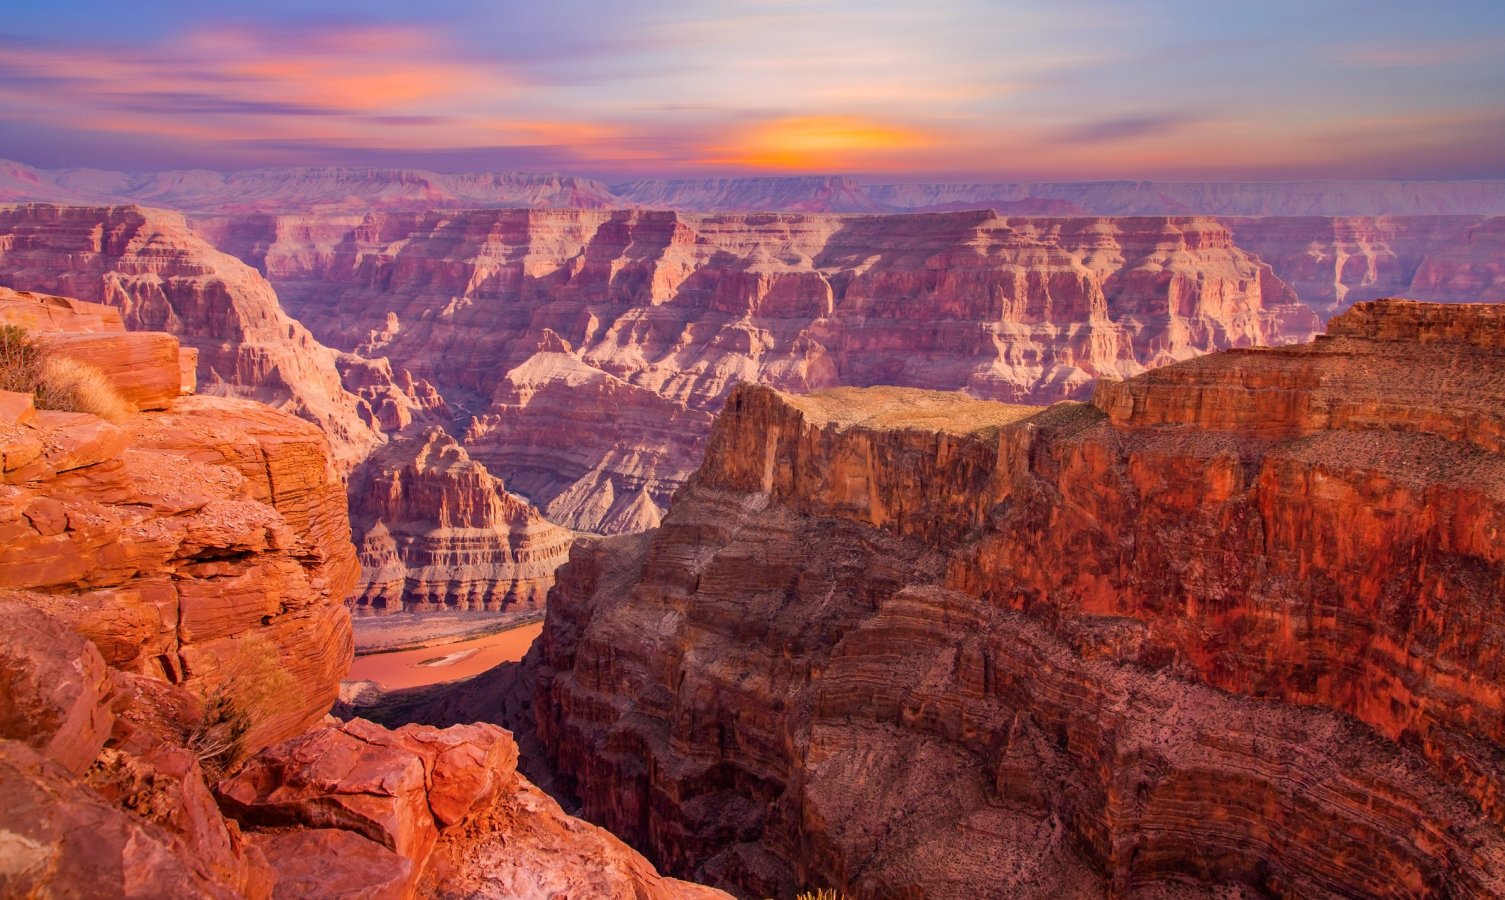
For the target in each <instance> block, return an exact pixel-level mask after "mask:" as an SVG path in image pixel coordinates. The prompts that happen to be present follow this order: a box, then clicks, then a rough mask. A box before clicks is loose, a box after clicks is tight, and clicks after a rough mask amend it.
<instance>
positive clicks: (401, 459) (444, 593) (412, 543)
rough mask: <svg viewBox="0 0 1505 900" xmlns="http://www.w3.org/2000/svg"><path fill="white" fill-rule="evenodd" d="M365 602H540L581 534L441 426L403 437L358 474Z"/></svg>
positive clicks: (355, 506)
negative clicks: (556, 520) (507, 484)
mask: <svg viewBox="0 0 1505 900" xmlns="http://www.w3.org/2000/svg"><path fill="white" fill-rule="evenodd" d="M350 493H351V498H350V509H351V517H352V524H353V525H354V527H355V532H356V533H355V540H356V544H357V546H358V547H359V548H360V559H361V583H360V585H359V586H358V587H357V591H356V593H355V595H354V597H353V602H354V603H355V604H356V606H357V608H363V609H369V610H372V611H377V612H401V611H403V610H404V609H407V608H417V609H420V610H421V609H439V608H457V609H489V610H498V609H504V608H513V607H516V606H520V605H521V606H532V607H535V608H542V606H543V601H544V598H545V597H546V596H547V595H548V591H549V587H550V586H551V585H553V583H554V570H555V569H556V568H558V567H559V564H560V563H562V562H564V560H565V559H566V558H567V557H568V556H569V548H570V541H571V540H572V538H573V535H572V534H571V533H570V532H569V531H568V530H567V529H564V528H560V527H559V526H557V525H554V524H552V523H550V522H549V521H547V520H546V519H544V517H543V516H542V515H541V514H540V513H539V512H538V510H537V509H535V508H534V507H533V506H532V505H531V504H529V503H528V502H527V501H526V500H523V499H522V498H520V497H516V496H514V495H512V494H509V493H507V491H506V489H505V488H504V487H503V485H502V482H501V480H500V479H498V478H496V477H494V476H492V475H491V473H490V472H487V471H486V467H485V466H483V465H481V464H480V463H478V462H475V461H473V460H472V459H471V458H470V456H469V455H468V454H467V453H466V452H465V450H464V448H462V447H461V446H460V445H459V443H457V442H456V441H455V439H454V438H452V437H450V436H449V435H448V434H447V433H445V431H444V430H443V429H440V428H432V427H431V428H427V429H422V430H420V431H419V432H417V433H415V434H411V435H406V436H402V437H398V438H395V439H393V440H392V441H390V442H389V443H388V444H387V445H386V446H384V447H382V448H381V449H380V450H378V451H377V452H376V453H375V454H374V455H372V457H371V458H370V459H369V460H367V461H366V462H365V463H364V464H362V465H361V467H360V468H358V469H357V470H356V471H355V473H354V474H353V475H352V476H351V485H350Z"/></svg>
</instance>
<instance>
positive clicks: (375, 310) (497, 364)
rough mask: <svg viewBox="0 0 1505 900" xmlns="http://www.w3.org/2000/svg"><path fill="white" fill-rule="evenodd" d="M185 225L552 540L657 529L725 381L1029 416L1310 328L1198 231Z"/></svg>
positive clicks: (1214, 232)
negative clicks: (420, 416) (355, 363)
mask: <svg viewBox="0 0 1505 900" xmlns="http://www.w3.org/2000/svg"><path fill="white" fill-rule="evenodd" d="M201 227H204V228H206V229H207V230H209V231H210V232H211V233H217V234H222V235H225V236H226V240H229V241H231V242H233V243H234V245H235V246H236V247H238V248H239V250H240V252H243V253H245V254H246V255H247V257H248V258H250V259H252V260H253V261H254V262H256V263H257V264H258V265H260V266H262V267H263V268H264V270H265V272H266V274H267V277H268V278H269V280H270V281H271V282H272V283H273V284H274V285H276V287H277V290H278V293H279V295H280V297H281V298H282V301H283V303H284V304H285V305H286V307H287V308H288V309H289V311H291V312H292V313H293V314H294V315H295V316H297V317H298V318H299V319H300V321H302V322H304V323H305V324H307V325H308V326H309V327H310V328H311V329H312V330H313V332H314V334H315V335H316V336H317V337H318V338H319V339H320V340H321V341H324V342H326V343H328V344H330V345H332V346H335V347H337V348H339V349H342V350H346V351H348V352H351V353H354V354H358V355H366V356H377V355H379V356H384V357H387V358H389V359H390V360H391V361H392V364H393V366H394V367H398V368H401V369H403V370H405V371H407V372H410V373H411V374H412V376H413V377H414V378H417V379H421V380H423V381H424V382H425V383H427V384H431V385H433V387H434V388H435V389H436V390H437V391H438V392H439V394H440V395H442V396H443V397H444V398H445V399H446V400H447V401H449V402H450V403H451V404H452V405H453V406H454V407H457V408H459V409H460V411H462V412H465V413H469V414H470V416H471V418H470V422H469V425H468V427H467V428H466V429H465V430H464V433H463V437H464V444H465V447H466V450H467V451H468V452H469V453H470V454H471V455H472V456H473V457H474V458H475V459H476V460H477V461H479V462H481V463H482V464H484V465H485V466H486V467H487V468H488V469H490V470H491V471H493V472H495V473H497V474H498V475H500V476H501V477H502V478H503V479H504V480H505V481H506V482H507V484H508V485H510V486H511V487H513V488H514V489H516V490H518V491H519V492H521V493H522V494H524V495H526V496H528V497H530V498H532V499H533V500H534V501H535V502H537V503H538V504H539V505H540V507H541V508H542V509H543V511H544V513H545V514H546V515H547V516H548V517H549V518H550V520H552V521H555V522H558V523H560V524H563V525H566V526H568V527H571V528H577V529H586V530H595V531H603V532H620V531H633V530H640V529H642V528H646V527H652V526H653V525H655V524H656V523H657V522H658V521H659V519H660V517H661V516H662V514H663V510H664V509H665V508H667V506H668V500H669V497H670V495H671V494H672V493H673V492H674V490H675V489H676V488H677V487H678V486H679V485H680V484H682V483H683V481H684V479H685V478H686V477H687V476H688V474H689V472H690V471H691V470H692V468H693V466H694V464H695V462H696V461H697V460H698V459H699V457H700V453H701V446H702V442H703V440H704V436H705V434H706V433H707V432H708V430H709V427H710V421H711V417H712V415H713V413H714V412H715V410H716V409H717V408H718V407H719V405H720V403H721V402H722V400H723V399H724V397H725V396H726V393H727V392H728V391H729V390H730V389H731V386H732V385H733V384H735V383H737V382H739V381H755V382H762V383H768V384H773V385H775V386H779V387H783V388H788V389H793V390H810V389H815V388H821V387H828V386H834V385H840V384H855V385H871V384H905V385H914V386H920V387H926V388H945V389H965V390H968V391H969V392H971V393H973V394H976V395H978V396H982V397H991V398H1000V399H1008V400H1018V399H1029V400H1053V399H1059V398H1062V397H1068V396H1080V395H1083V394H1084V392H1086V391H1087V390H1088V389H1089V388H1088V385H1089V383H1090V382H1091V380H1092V379H1093V378H1094V377H1096V376H1098V375H1100V374H1109V375H1114V376H1119V377H1123V376H1128V375H1132V374H1134V373H1136V372H1140V371H1143V370H1144V369H1145V368H1146V367H1149V366H1156V365H1163V364H1166V363H1169V362H1173V361H1175V360H1178V359H1185V358H1188V357H1190V356H1194V355H1197V354H1201V353H1206V352H1210V351H1212V350H1215V349H1218V348H1220V347H1225V346H1244V345H1251V344H1266V343H1274V342H1279V341H1282V340H1289V339H1299V338H1302V337H1305V336H1308V335H1310V334H1311V333H1313V332H1314V331H1315V330H1316V328H1317V327H1318V323H1317V320H1316V317H1315V316H1314V315H1313V314H1312V313H1311V311H1310V310H1308V309H1307V308H1306V307H1304V306H1302V305H1301V304H1300V302H1299V301H1298V300H1297V299H1296V298H1295V296H1294V295H1293V294H1292V293H1291V291H1290V290H1289V289H1288V288H1286V287H1285V285H1283V284H1282V283H1281V282H1280V281H1279V279H1278V278H1276V277H1275V276H1274V275H1273V273H1272V272H1271V270H1270V268H1269V267H1268V266H1265V265H1264V264H1262V263H1260V262H1259V261H1258V260H1257V259H1254V258H1253V257H1251V256H1250V255H1249V254H1247V253H1245V252H1244V251H1242V250H1240V249H1239V248H1238V247H1236V246H1234V245H1233V242H1232V240H1231V237H1230V234H1229V231H1228V229H1227V228H1226V227H1224V226H1222V225H1220V224H1218V223H1216V222H1213V221H1209V220H1203V219H1165V218H1159V219H1125V220H1109V219H1095V218H1078V219H1030V218H1010V217H998V216H996V215H994V214H992V213H990V212H986V211H983V212H961V213H947V214H936V215H927V216H889V217H883V216H876V217H856V218H841V217H832V216H819V215H799V214H787V215H725V216H696V215H686V214H679V213H645V212H633V211H599V212H596V211H536V210H535V211H518V210H513V211H505V210H504V211H485V212H470V213H464V214H450V213H442V212H431V213H424V214H373V215H371V216H368V217H365V218H364V219H362V220H361V221H360V222H359V223H352V222H351V221H350V220H349V219H348V218H343V217H333V218H321V217H316V216H287V217H278V218H263V219H260V220H257V221H256V222H252V221H250V220H247V221H240V222H238V223H235V222H226V221H224V220H207V219H206V220H203V221H202V223H201ZM258 227H259V228H260V229H261V230H260V231H259V232H258V230H257V229H258Z"/></svg>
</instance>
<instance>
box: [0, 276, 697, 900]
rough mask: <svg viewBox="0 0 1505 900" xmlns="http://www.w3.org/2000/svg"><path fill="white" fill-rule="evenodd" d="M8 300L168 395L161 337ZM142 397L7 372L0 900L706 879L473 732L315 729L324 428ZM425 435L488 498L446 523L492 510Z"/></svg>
mask: <svg viewBox="0 0 1505 900" xmlns="http://www.w3.org/2000/svg"><path fill="white" fill-rule="evenodd" d="M9 299H14V298H9ZM17 302H19V303H20V304H21V306H20V308H21V309H23V310H25V311H27V314H28V315H30V316H31V318H30V319H28V320H27V325H28V327H29V329H30V330H32V331H33V332H34V333H35V334H36V336H37V338H38V340H39V341H41V342H42V343H44V344H45V345H46V346H48V347H49V348H53V349H54V350H55V349H56V348H59V347H65V346H68V341H69V340H70V339H72V338H75V337H82V338H85V339H89V340H95V339H100V338H104V339H118V338H139V339H149V343H148V344H146V346H154V347H159V348H160V349H161V350H162V352H161V353H154V354H151V355H149V356H148V357H146V358H145V359H144V361H142V363H141V366H142V369H143V371H138V370H136V369H133V368H132V367H131V366H129V365H124V364H121V365H115V364H113V361H112V360H110V359H109V358H106V359H105V360H104V364H103V365H101V368H102V370H103V371H104V372H105V374H106V377H108V378H111V379H112V380H114V381H115V383H116V385H117V387H118V388H119V389H120V390H122V391H129V390H137V391H138V394H137V398H138V400H139V401H140V402H141V405H143V406H145V405H148V403H147V402H146V398H147V397H148V396H149V395H148V394H147V393H145V392H144V388H142V385H144V384H147V383H148V382H149V379H147V378H146V376H147V375H153V374H162V375H166V376H170V377H169V378H166V379H165V381H164V384H171V385H172V388H173V391H176V390H177V389H178V388H179V379H178V374H179V364H180V360H179V359H178V357H177V342H176V340H175V339H173V338H172V337H171V336H168V335H164V334H151V333H131V334H123V333H119V332H117V331H116V330H115V329H116V326H117V325H118V319H117V318H113V317H112V316H111V315H109V313H111V312H113V310H105V311H102V310H104V308H95V307H93V306H92V305H91V304H84V303H80V302H78V301H71V300H70V301H59V300H58V298H36V297H23V298H20V299H19V300H18V301H17ZM6 310H7V306H6V305H5V304H0V314H5V313H6ZM101 323H103V324H101ZM44 326H45V327H50V328H69V327H72V328H77V329H79V331H78V332H76V333H70V332H66V331H48V330H43V327H44ZM96 346H98V347H101V348H108V347H110V346H117V347H119V346H125V347H127V348H129V347H131V346H137V345H135V344H125V345H96ZM100 352H101V353H103V349H101V351H100ZM157 405H160V406H163V407H165V408H163V409H157V410H151V411H143V412H137V413H135V414H134V415H132V416H131V417H130V418H129V419H128V420H126V421H125V422H124V423H123V424H121V425H119V426H117V425H113V424H110V423H107V422H104V421H102V420H100V419H97V418H95V417H93V416H90V415H86V414H82V413H67V412H56V411H47V410H42V411H39V410H37V409H35V408H34V406H33V403H32V398H31V396H30V395H23V394H14V393H5V392H0V463H3V465H0V617H3V618H4V619H5V621H6V622H7V624H8V628H7V631H6V632H5V634H4V636H3V637H0V823H3V828H0V895H4V896H6V897H11V896H15V897H44V896H48V897H50V896H110V897H114V896H121V897H154V898H155V897H215V898H219V897H224V898H232V897H249V898H254V900H261V898H267V897H287V898H305V897H315V896H365V897H385V898H394V900H407V898H412V897H415V896H420V895H421V896H425V897H427V896H454V895H455V893H454V892H455V891H456V890H463V891H464V892H465V893H466V894H467V895H470V894H472V893H473V892H475V891H487V890H490V891H492V892H493V895H496V894H495V892H496V891H501V892H502V893H503V894H505V895H509V896H553V895H554V894H555V893H557V892H558V891H564V892H566V893H571V892H574V893H575V894H576V895H578V896H586V895H589V896H616V897H624V898H627V897H631V898H643V897H651V898H686V897H696V898H700V897H705V898H712V897H724V896H726V895H724V894H721V893H720V892H717V891H712V890H710V889H707V888H701V887H698V886H695V885H688V884H684V883H681V882H677V881H674V880H672V879H665V878H661V877H660V876H659V875H658V874H657V873H656V872H655V871H654V869H653V867H652V866H651V865H649V864H648V863H647V862H646V861H645V860H644V859H643V858H642V857H641V856H639V855H638V854H636V853H635V852H633V851H632V850H630V849H628V848H627V847H626V846H625V845H622V844H621V843H620V842H619V841H616V840H615V839H613V838H611V837H610V836H609V835H606V834H605V833H604V832H601V831H600V830H599V829H596V828H594V827H592V826H589V825H586V824H584V823H583V822H579V821H577V820H574V819H571V818H569V817H568V816H565V815H564V814H563V813H562V812H561V811H560V810H559V807H558V806H557V804H554V803H553V802H552V801H549V800H547V799H546V798H544V797H543V796H542V794H540V793H539V792H538V790H537V789H536V788H534V787H533V786H532V785H530V784H529V783H528V782H527V781H525V780H523V779H522V778H521V777H520V776H519V775H518V774H517V772H516V760H517V747H516V745H515V744H514V743H513V741H512V738H511V736H510V735H509V734H507V733H506V732H504V731H502V730H500V729H498V728H496V727H494V726H491V725H474V726H458V727H454V728H449V729H445V730H443V731H440V730H437V729H433V728H421V727H408V728H403V729H400V730H398V731H395V732H392V731H388V730H386V729H384V728H381V727H379V726H375V725H372V724H370V723H368V722H362V721H356V722H352V723H349V724H347V725H345V726H342V727H338V728H335V727H330V726H327V725H322V726H318V727H315V726H316V723H319V722H320V720H321V719H323V717H324V716H325V713H326V712H327V711H328V710H329V708H330V706H331V703H332V701H333V700H334V697H335V692H336V690H337V686H338V682H339V679H340V678H341V677H342V676H343V675H344V674H345V672H346V670H347V669H348V667H349V664H350V659H351V655H352V642H351V630H350V616H349V612H348V611H347V609H346V608H345V606H344V604H343V602H342V601H343V598H344V597H345V596H346V595H347V594H348V593H349V592H350V590H351V588H352V586H353V585H354V584H355V583H356V580H357V577H358V575H359V567H358V565H357V562H356V557H355V552H354V548H353V547H352V546H351V543H350V526H349V522H348V520H347V518H346V505H345V497H344V493H343V490H342V485H341V482H340V479H339V477H338V471H337V468H336V464H335V462H334V460H333V458H332V456H331V454H330V450H329V442H328V440H327V439H326V438H325V436H324V435H323V433H322V432H321V431H320V430H319V429H318V428H316V427H315V426H314V425H312V424H309V423H308V422H305V421H303V420H301V419H298V418H295V417H293V416H290V415H288V414H287V413H284V412H279V411H277V410H274V409H271V408H269V407H267V406H265V405H262V404H259V403H255V402H252V401H247V400H235V399H229V398H220V397H185V398H180V399H170V398H162V399H161V400H160V403H158V404H157ZM425 446H427V447H429V449H431V450H432V451H433V453H434V456H435V459H433V460H429V461H428V462H430V463H433V465H432V466H430V468H429V469H425V470H424V471H425V472H428V473H430V474H432V472H431V470H435V467H437V469H436V471H437V472H438V473H439V475H438V476H436V477H439V479H440V481H441V482H442V483H444V484H449V483H450V482H451V481H452V482H453V483H454V484H459V485H468V486H472V487H476V488H477V489H478V490H479V489H484V488H490V489H491V491H492V493H484V492H483V493H482V494H481V495H480V497H479V499H477V497H475V496H471V495H470V494H468V493H465V492H464V491H460V492H458V493H452V494H446V493H444V490H440V491H439V494H440V495H442V496H443V497H447V498H449V499H450V500H452V501H453V504H454V505H453V506H452V507H449V506H446V507H444V508H443V509H444V514H445V515H449V516H452V522H453V524H455V525H457V526H469V525H474V524H476V523H477V522H479V521H482V520H485V521H489V519H488V518H487V517H488V516H491V515H493V514H494V513H495V512H496V511H497V510H498V509H502V508H504V507H505V499H506V494H505V493H504V492H502V491H501V490H500V486H499V485H495V484H492V483H491V480H490V476H487V475H485V472H484V470H482V469H479V468H478V467H474V466H472V465H470V464H468V461H466V460H464V459H463V452H462V451H460V450H459V449H458V447H457V446H455V445H454V444H453V443H452V442H448V443H446V442H444V441H441V440H440V437H439V436H438V435H430V441H429V443H428V444H426V445H425ZM440 461H442V462H444V463H445V464H446V465H445V466H438V463H439V462H440ZM446 466H447V467H446ZM446 477H447V478H449V479H450V481H444V478H446ZM403 484H404V485H408V482H403ZM422 484H423V482H422V479H421V478H420V479H419V485H418V486H417V487H416V488H415V489H414V492H415V493H417V494H419V495H422V494H423V491H424V488H423V486H422ZM408 486H411V485H408ZM399 493H400V492H399ZM446 521H451V520H450V519H446ZM556 530H557V529H556ZM566 537H567V533H566ZM258 751H260V752H258ZM247 757H250V758H249V760H247V759H246V758H247ZM221 774H227V775H228V777H225V778H222V779H221V778H218V777H217V776H219V775H221ZM209 780H214V781H216V782H217V783H218V788H219V790H218V799H216V794H214V793H211V791H210V789H209V787H208V784H207V783H206V782H208V781H209ZM430 857H433V858H434V860H435V864H434V865H432V866H431V865H429V860H430ZM436 869H438V870H442V872H443V874H442V875H436V874H434V871H435V870H436ZM493 869H496V870H497V871H495V872H493V871H492V870H493ZM420 879H423V880H422V881H420ZM457 886H464V887H457Z"/></svg>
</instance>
